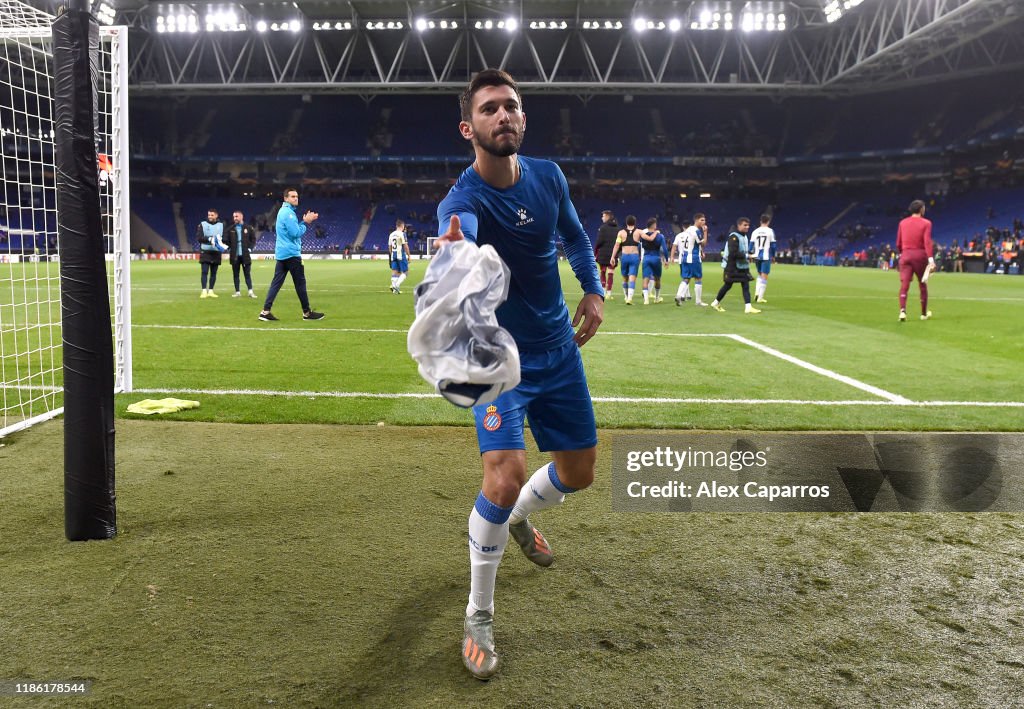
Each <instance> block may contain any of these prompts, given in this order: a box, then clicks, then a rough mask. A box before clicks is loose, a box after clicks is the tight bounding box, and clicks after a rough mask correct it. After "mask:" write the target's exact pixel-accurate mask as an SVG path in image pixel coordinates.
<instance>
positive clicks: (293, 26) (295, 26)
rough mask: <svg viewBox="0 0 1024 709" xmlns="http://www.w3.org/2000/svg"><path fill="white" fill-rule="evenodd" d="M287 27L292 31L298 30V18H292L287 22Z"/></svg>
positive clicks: (299, 25)
mask: <svg viewBox="0 0 1024 709" xmlns="http://www.w3.org/2000/svg"><path fill="white" fill-rule="evenodd" d="M288 29H290V30H291V31H292V32H298V31H299V30H301V29H302V23H301V22H299V21H298V20H292V21H291V22H289V23H288Z"/></svg>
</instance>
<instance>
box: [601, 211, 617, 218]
mask: <svg viewBox="0 0 1024 709" xmlns="http://www.w3.org/2000/svg"><path fill="white" fill-rule="evenodd" d="M605 214H607V215H608V217H609V218H610V219H615V215H614V214H613V213H612V210H610V209H605V210H602V211H601V216H604V215H605Z"/></svg>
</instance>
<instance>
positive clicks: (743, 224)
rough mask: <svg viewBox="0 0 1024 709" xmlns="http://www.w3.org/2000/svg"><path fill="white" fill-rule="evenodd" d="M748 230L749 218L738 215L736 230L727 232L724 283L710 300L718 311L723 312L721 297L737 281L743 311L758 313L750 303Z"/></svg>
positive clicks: (723, 259)
mask: <svg viewBox="0 0 1024 709" xmlns="http://www.w3.org/2000/svg"><path fill="white" fill-rule="evenodd" d="M748 231H750V220H749V219H747V218H746V217H740V218H739V219H737V220H736V230H735V231H733V232H732V233H731V234H729V239H728V240H727V241H726V242H725V248H724V249H722V278H723V279H724V280H725V283H724V284H723V285H722V287H721V288H719V289H718V295H717V296H715V299H714V300H713V301H711V307H712V308H714V309H715V310H717V311H718V312H720V313H724V312H725V308H723V307H722V299H723V298H725V294H726V293H728V292H729V291H730V289H732V285H733V283H739V284H740V286H742V288H743V303H744V310H743V312H744V313H755V314H756V313H760V312H761V311H760V310H758V309H757V308H755V307H754V306H753V305H751V304H750V280H751V276H750V262H749V261H747V255H748V254H749V252H750V246H749V244H748V243H747V232H748Z"/></svg>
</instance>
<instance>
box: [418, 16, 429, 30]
mask: <svg viewBox="0 0 1024 709" xmlns="http://www.w3.org/2000/svg"><path fill="white" fill-rule="evenodd" d="M416 31H417V32H426V31H427V21H426V20H424V19H423V18H422V17H420V18H417V20H416Z"/></svg>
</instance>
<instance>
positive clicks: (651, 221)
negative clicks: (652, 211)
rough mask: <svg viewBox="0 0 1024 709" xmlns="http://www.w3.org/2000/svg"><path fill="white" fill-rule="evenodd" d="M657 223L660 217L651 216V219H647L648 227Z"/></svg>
mask: <svg viewBox="0 0 1024 709" xmlns="http://www.w3.org/2000/svg"><path fill="white" fill-rule="evenodd" d="M657 223H658V218H657V217H651V218H650V219H648V220H647V226H648V227H652V226H654V225H655V224H657Z"/></svg>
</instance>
